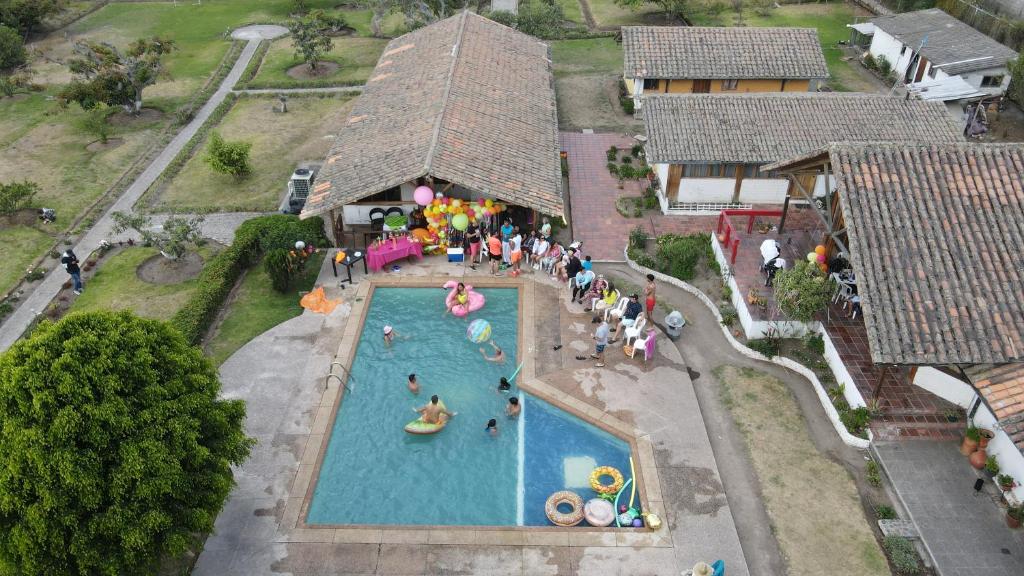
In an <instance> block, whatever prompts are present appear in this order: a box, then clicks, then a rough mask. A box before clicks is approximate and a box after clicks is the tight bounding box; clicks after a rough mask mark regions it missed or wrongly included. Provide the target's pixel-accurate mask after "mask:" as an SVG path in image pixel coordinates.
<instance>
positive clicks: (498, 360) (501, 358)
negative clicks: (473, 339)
mask: <svg viewBox="0 0 1024 576" xmlns="http://www.w3.org/2000/svg"><path fill="white" fill-rule="evenodd" d="M491 347H492V348H494V356H488V355H487V352H486V351H484V349H483V348H480V355H481V356H483V357H484V360H487V361H488V362H494V363H495V364H504V363H505V353H504V352H502V351H501V348H499V347H498V345H497V344H495V343H494V340H491Z"/></svg>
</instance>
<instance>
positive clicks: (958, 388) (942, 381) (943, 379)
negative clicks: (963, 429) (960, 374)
mask: <svg viewBox="0 0 1024 576" xmlns="http://www.w3.org/2000/svg"><path fill="white" fill-rule="evenodd" d="M914 385H915V386H920V387H921V388H924V389H925V390H927V391H929V392H931V393H932V394H935V395H936V396H938V397H939V398H943V399H945V400H947V401H949V402H952V403H953V404H956V405H957V406H959V407H961V408H964V409H966V408H970V407H971V403H973V402H974V399H975V398H976V397H977V396H978V393H977V392H975V390H974V386H971V385H970V384H968V383H967V382H964V381H963V380H961V379H959V378H955V377H953V376H950V375H949V374H946V373H945V372H943V371H942V370H936V369H935V368H932V367H931V366H921V367H919V368H918V369H917V374H916V375H915V376H914Z"/></svg>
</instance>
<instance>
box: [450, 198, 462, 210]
mask: <svg viewBox="0 0 1024 576" xmlns="http://www.w3.org/2000/svg"><path fill="white" fill-rule="evenodd" d="M452 206H455V207H456V208H458V207H459V206H462V200H459V199H458V198H455V199H453V200H452Z"/></svg>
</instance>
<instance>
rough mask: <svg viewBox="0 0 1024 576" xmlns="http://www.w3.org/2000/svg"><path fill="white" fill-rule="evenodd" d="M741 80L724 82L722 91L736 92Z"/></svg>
mask: <svg viewBox="0 0 1024 576" xmlns="http://www.w3.org/2000/svg"><path fill="white" fill-rule="evenodd" d="M739 83H740V81H739V80H735V79H734V80H722V90H735V89H736V87H737V86H739Z"/></svg>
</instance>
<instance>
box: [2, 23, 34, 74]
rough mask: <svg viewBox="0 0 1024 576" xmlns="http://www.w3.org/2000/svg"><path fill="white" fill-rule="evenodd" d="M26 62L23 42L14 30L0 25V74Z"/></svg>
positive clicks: (26, 57) (26, 55) (26, 53)
mask: <svg viewBox="0 0 1024 576" xmlns="http://www.w3.org/2000/svg"><path fill="white" fill-rule="evenodd" d="M27 60H28V52H26V51H25V41H24V40H22V38H21V34H18V31H17V30H15V29H14V28H11V27H9V26H7V25H4V24H0V72H4V71H7V70H12V69H14V68H17V67H18V66H21V65H22V64H24V63H25V62H26V61H27Z"/></svg>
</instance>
